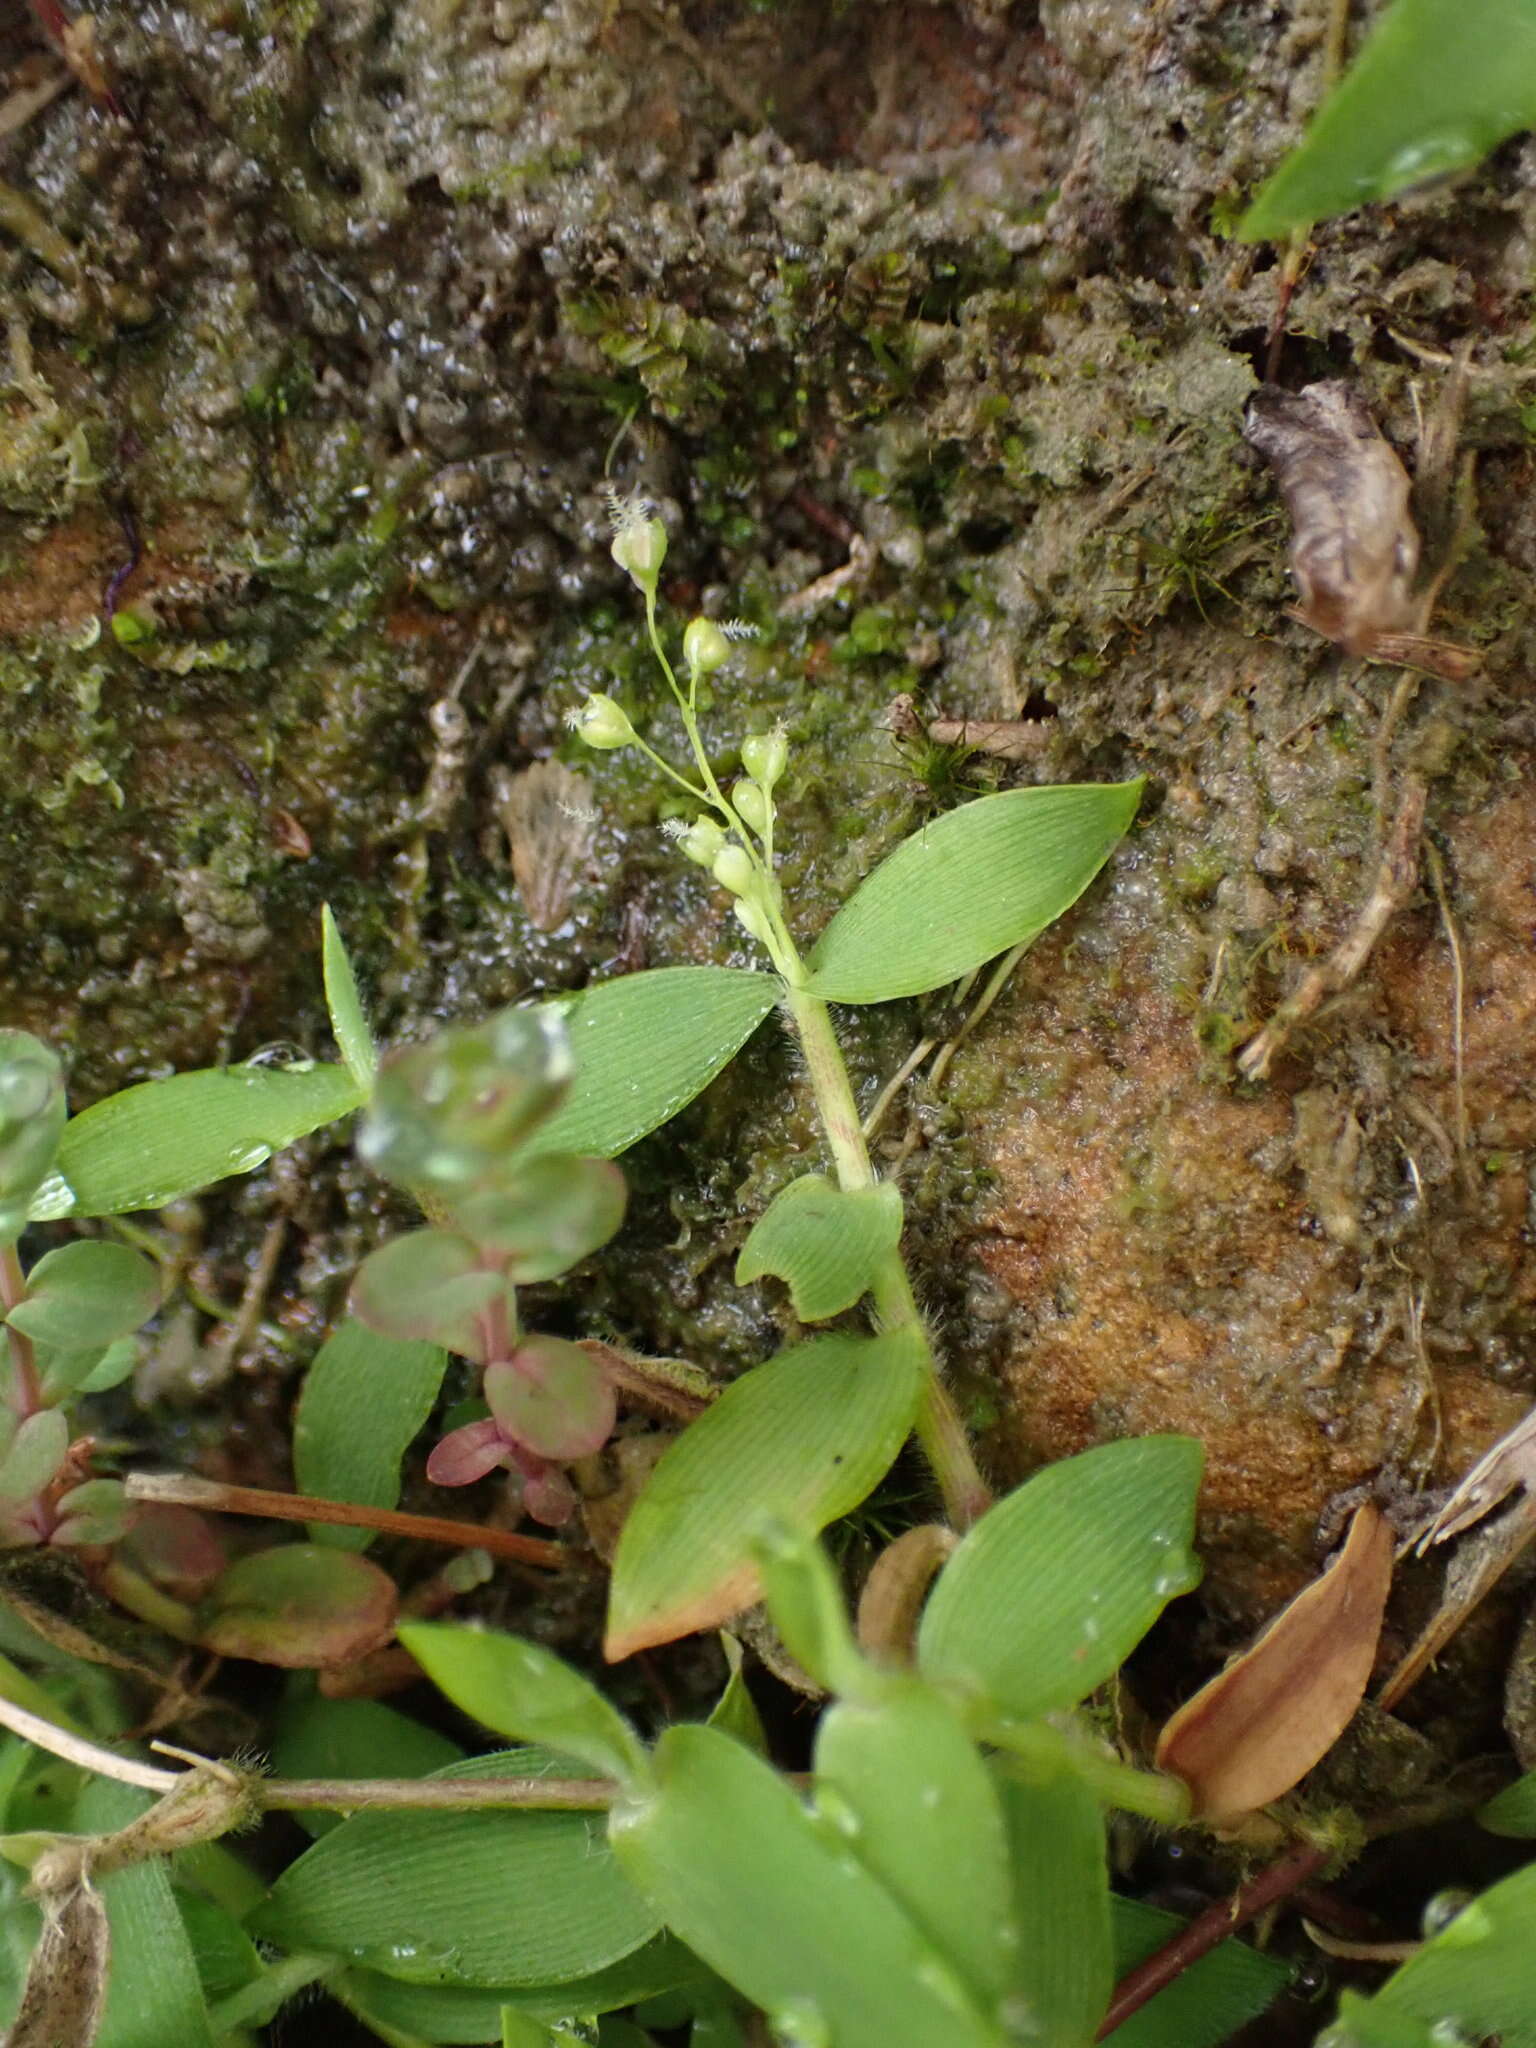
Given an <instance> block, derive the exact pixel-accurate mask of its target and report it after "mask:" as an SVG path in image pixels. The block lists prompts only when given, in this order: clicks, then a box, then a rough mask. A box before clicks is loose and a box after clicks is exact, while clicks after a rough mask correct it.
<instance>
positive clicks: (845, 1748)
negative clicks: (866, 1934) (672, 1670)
mask: <svg viewBox="0 0 1536 2048" xmlns="http://www.w3.org/2000/svg"><path fill="white" fill-rule="evenodd" d="M816 1805H817V1809H818V1810H819V1811H820V1812H821V1813H822V1814H824V1815H825V1817H826V1818H827V1820H828V1821H829V1822H830V1823H831V1825H832V1826H833V1827H834V1828H835V1829H836V1830H838V1831H839V1832H840V1833H841V1834H842V1835H843V1836H844V1839H845V1841H846V1845H847V1847H848V1848H849V1849H850V1850H851V1851H852V1852H853V1854H854V1855H855V1856H856V1857H857V1858H858V1860H859V1862H860V1863H862V1864H863V1866H864V1868H865V1869H866V1870H867V1871H869V1873H870V1874H871V1876H873V1877H875V1878H877V1879H878V1880H879V1882H880V1883H881V1885H882V1886H883V1887H884V1889H885V1890H886V1891H887V1892H888V1893H889V1894H890V1895H891V1897H892V1898H893V1899H894V1900H895V1901H896V1903H897V1904H898V1905H899V1906H900V1907H901V1908H902V1910H903V1911H904V1912H905V1913H906V1914H907V1915H908V1917H909V1918H910V1919H911V1920H912V1921H913V1923H914V1924H915V1925H916V1926H917V1927H918V1928H919V1929H920V1930H921V1932H922V1935H923V1937H924V1939H925V1940H926V1941H927V1942H929V1943H931V1944H932V1946H933V1947H934V1949H935V1950H936V1951H937V1952H938V1953H939V1954H940V1955H941V1956H943V1957H944V1959H945V1961H946V1963H947V1964H948V1966H949V1968H950V1969H951V1970H953V1971H954V1972H955V1975H956V1976H957V1977H958V1979H959V1981H960V1982H961V1983H962V1984H964V1985H965V1987H966V1990H967V1993H968V1995H969V1997H970V1999H971V2001H972V2002H973V2003H974V2004H975V2005H976V2007H977V2008H978V2010H980V2011H982V2012H989V2013H990V2012H992V2011H994V2010H995V2009H996V2007H997V2004H998V2001H999V2000H1000V1999H1001V1998H1002V1997H1003V1995H1004V1993H1005V1992H1006V1991H1007V1990H1008V1988H1009V1983H1010V1976H1011V1972H1012V1968H1013V1963H1014V1953H1015V1945H1016V1943H1017V1940H1018V1930H1017V1928H1016V1927H1015V1926H1014V1924H1013V1892H1012V1884H1011V1880H1010V1877H1009V1870H1008V1837H1007V1830H1006V1828H1005V1826H1004V1821H1003V1814H1002V1809H1001V1807H1000V1805H999V1803H998V1796H997V1791H996V1788H995V1786H994V1784H993V1780H992V1777H991V1774H990V1773H989V1771H988V1770H987V1767H986V1765H985V1764H984V1763H983V1762H982V1760H981V1757H980V1756H979V1754H978V1753H977V1749H976V1745H975V1743H974V1742H973V1741H972V1740H971V1738H970V1736H969V1735H968V1734H967V1732H966V1730H965V1727H964V1725H963V1723H962V1722H961V1719H960V1716H959V1715H958V1714H957V1713H956V1711H955V1709H954V1707H953V1706H952V1705H951V1703H950V1702H949V1701H948V1700H947V1699H945V1698H943V1697H942V1695H940V1694H939V1693H937V1692H935V1691H934V1689H933V1688H932V1687H931V1686H929V1685H925V1684H924V1683H923V1681H922V1680H921V1679H920V1678H913V1677H910V1676H908V1677H905V1678H900V1679H896V1678H893V1679H892V1680H891V1681H890V1683H889V1684H888V1686H887V1688H886V1691H885V1696H884V1697H883V1698H881V1699H873V1698H871V1699H868V1700H846V1699H845V1700H840V1701H839V1702H838V1704H837V1705H836V1706H835V1707H833V1708H831V1709H830V1710H829V1711H828V1712H827V1713H826V1714H824V1715H823V1716H822V1720H821V1724H820V1726H819V1727H818V1729H817V1731H816ZM1100 1888H1101V1889H1104V1888H1105V1882H1104V1879H1103V1875H1102V1871H1101V1873H1100ZM1105 1993H1106V1997H1107V1995H1108V1986H1107V1985H1106V1987H1105ZM1040 2032H1041V2037H1042V2038H1043V2039H1046V2040H1050V2041H1052V2042H1054V2041H1055V2040H1056V2039H1057V2036H1056V2034H1055V2033H1053V2032H1052V2031H1051V2029H1050V2028H1048V2027H1043V2028H1041V2030H1040ZM1062 2048H1066V2042H1065V2037H1062Z"/></svg>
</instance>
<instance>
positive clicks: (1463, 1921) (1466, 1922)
mask: <svg viewBox="0 0 1536 2048" xmlns="http://www.w3.org/2000/svg"><path fill="white" fill-rule="evenodd" d="M1431 1904H1433V1901H1431ZM1492 1933H1493V1921H1492V1919H1491V1918H1490V1917H1489V1915H1488V1912H1487V1910H1486V1909H1485V1908H1484V1906H1483V1904H1482V1902H1481V1901H1480V1900H1478V1899H1472V1900H1469V1901H1468V1903H1467V1904H1466V1905H1464V1906H1463V1907H1462V1909H1461V1911H1460V1912H1459V1913H1456V1914H1454V1915H1453V1916H1452V1918H1451V1919H1449V1920H1448V1921H1447V1922H1446V1923H1445V1925H1444V1926H1443V1927H1442V1928H1441V1930H1440V1934H1439V1940H1440V1941H1441V1942H1442V1943H1443V1944H1444V1945H1445V1946H1446V1947H1447V1948H1472V1947H1474V1946H1475V1945H1476V1944H1477V1943H1478V1942H1480V1941H1487V1939H1488V1938H1489V1936H1490V1935H1491V1934H1492Z"/></svg>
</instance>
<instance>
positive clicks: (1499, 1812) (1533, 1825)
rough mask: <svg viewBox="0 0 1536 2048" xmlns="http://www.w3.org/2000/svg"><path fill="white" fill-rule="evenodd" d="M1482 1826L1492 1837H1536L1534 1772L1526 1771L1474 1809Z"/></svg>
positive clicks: (1535, 1779)
mask: <svg viewBox="0 0 1536 2048" xmlns="http://www.w3.org/2000/svg"><path fill="white" fill-rule="evenodd" d="M1477 1818H1478V1821H1479V1822H1480V1823H1481V1825H1482V1826H1483V1827H1485V1828H1487V1829H1488V1831H1489V1832H1490V1834H1495V1835H1519V1836H1525V1835H1536V1771H1527V1772H1526V1774H1525V1776H1524V1777H1523V1778H1516V1780H1515V1782H1514V1784H1513V1785H1506V1786H1505V1787H1504V1790H1503V1791H1502V1792H1499V1793H1496V1794H1495V1795H1494V1797H1493V1798H1492V1799H1490V1800H1489V1801H1488V1803H1487V1804H1486V1805H1485V1806H1480V1807H1479V1808H1478V1809H1477Z"/></svg>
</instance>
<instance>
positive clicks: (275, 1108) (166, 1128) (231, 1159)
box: [31, 1065, 362, 1222]
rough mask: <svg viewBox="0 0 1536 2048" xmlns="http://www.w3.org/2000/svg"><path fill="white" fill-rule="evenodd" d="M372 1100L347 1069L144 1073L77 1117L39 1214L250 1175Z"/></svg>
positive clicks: (122, 1208) (127, 1205) (148, 1204)
mask: <svg viewBox="0 0 1536 2048" xmlns="http://www.w3.org/2000/svg"><path fill="white" fill-rule="evenodd" d="M361 1101H362V1095H361V1093H360V1092H359V1090H358V1086H357V1083H356V1081H354V1080H353V1078H352V1076H351V1075H350V1074H349V1073H348V1072H347V1070H346V1068H345V1067H338V1066H319V1065H315V1066H310V1065H303V1066H294V1067H205V1068H202V1069H200V1070H199V1071H198V1072H196V1073H191V1074H172V1075H171V1077H170V1078H169V1080H165V1081H141V1082H140V1083H139V1084H138V1086H137V1087H134V1088H125V1089H123V1091H122V1093H121V1094H119V1095H109V1096H108V1097H107V1098H106V1100H105V1101H104V1102H98V1103H96V1104H95V1105H94V1106H93V1107H92V1108H90V1109H87V1110H84V1111H82V1113H81V1114H80V1115H79V1116H77V1117H71V1119H70V1121H69V1122H68V1123H67V1124H66V1125H65V1126H64V1135H63V1136H62V1138H60V1140H59V1148H58V1153H57V1155H56V1158H55V1162H54V1171H53V1172H52V1173H51V1174H50V1175H49V1176H48V1178H47V1180H45V1181H44V1183H43V1185H42V1186H41V1188H39V1190H38V1192H37V1195H36V1197H35V1198H34V1200H33V1202H32V1207H31V1215H32V1217H33V1220H34V1221H37V1222H44V1221H52V1220H53V1219H54V1218H55V1217H59V1216H120V1215H122V1214H124V1213H125V1212H126V1211H127V1210H130V1209H159V1208H163V1207H164V1206H165V1204H166V1203H167V1202H174V1201H178V1200H179V1199H180V1198H181V1196H183V1195H191V1194H195V1193H197V1191H198V1190H199V1189H200V1188H206V1187H210V1186H212V1184H213V1183H214V1182H215V1181H220V1180H224V1179H226V1178H227V1177H228V1176H229V1175H230V1174H232V1173H250V1172H252V1171H253V1170H254V1169H255V1168H256V1167H258V1166H260V1165H262V1164H263V1163H264V1162H265V1161H266V1160H268V1159H270V1158H271V1156H272V1154H273V1153H274V1152H281V1150H282V1149H283V1147H284V1146H285V1145H291V1144H292V1143H293V1142H294V1140H295V1139H296V1138H302V1137H304V1136H305V1135H306V1133H308V1132H310V1131H314V1130H318V1129H319V1128H320V1126H321V1125H322V1124H329V1123H334V1122H335V1121H336V1119H337V1118H338V1117H343V1116H346V1115H348V1114H349V1113H350V1112H351V1111H352V1110H354V1109H356V1108H357V1106H358V1104H359V1103H360V1102H361Z"/></svg>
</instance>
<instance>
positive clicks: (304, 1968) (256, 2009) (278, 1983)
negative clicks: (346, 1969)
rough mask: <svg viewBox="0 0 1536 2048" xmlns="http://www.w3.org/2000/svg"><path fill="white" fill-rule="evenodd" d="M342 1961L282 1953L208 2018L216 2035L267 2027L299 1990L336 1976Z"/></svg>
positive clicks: (332, 1958) (340, 1958) (218, 2005)
mask: <svg viewBox="0 0 1536 2048" xmlns="http://www.w3.org/2000/svg"><path fill="white" fill-rule="evenodd" d="M342 1962H343V1959H342V1957H340V1956H315V1955H298V1956H282V1957H280V1958H279V1960H278V1961H277V1962H275V1963H269V1964H268V1965H267V1967H266V1968H265V1969H264V1970H263V1971H262V1973H261V1975H260V1976H259V1977H253V1978H252V1979H251V1981H250V1983H249V1984H242V1985H241V1986H240V1989H239V1990H238V1991H232V1992H231V1993H230V1994H229V1996H228V1997H227V1998H222V1999H220V2001H219V2003H218V2004H217V2005H216V2006H214V2007H213V2008H212V2009H211V2010H210V2012H209V2014H208V2019H209V2023H210V2024H211V2026H212V2028H213V2033H214V2038H215V2039H217V2038H218V2037H219V2036H220V2035H223V2034H232V2033H234V2032H236V2031H237V2030H238V2029H239V2028H241V2027H247V2026H256V2027H260V2026H265V2025H266V2023H267V2021H268V2020H270V2019H271V2018H272V2017H273V2016H274V2014H275V2013H276V2012H277V2009H278V2007H279V2006H280V2005H286V2003H287V2002H288V2000H289V1999H290V1998H292V1997H293V1996H294V1994H295V1992H299V1991H302V1990H303V1989H304V1988H305V1986H306V1985H309V1984H313V1983H315V1982H317V1981H318V1980H319V1979H321V1978H324V1977H334V1976H335V1974H336V1972H337V1971H338V1970H339V1969H341V1967H342Z"/></svg>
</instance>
